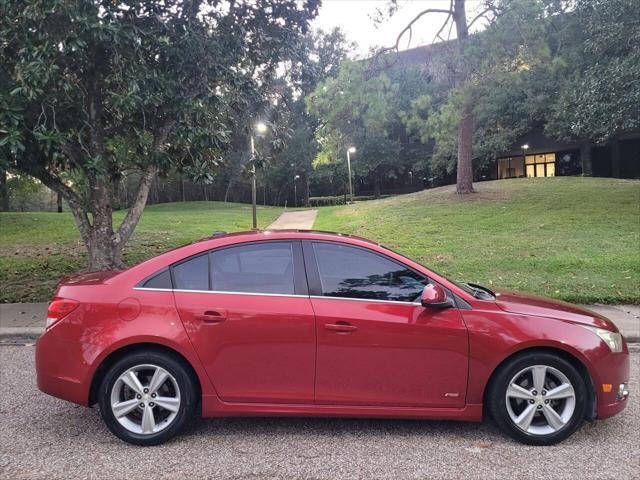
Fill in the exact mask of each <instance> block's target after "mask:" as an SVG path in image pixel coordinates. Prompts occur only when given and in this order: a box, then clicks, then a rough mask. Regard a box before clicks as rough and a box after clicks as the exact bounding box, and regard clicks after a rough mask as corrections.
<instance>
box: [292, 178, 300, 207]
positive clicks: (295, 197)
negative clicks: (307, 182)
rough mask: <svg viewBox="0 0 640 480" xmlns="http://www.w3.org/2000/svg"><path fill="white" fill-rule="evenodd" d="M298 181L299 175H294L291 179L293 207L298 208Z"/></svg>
mask: <svg viewBox="0 0 640 480" xmlns="http://www.w3.org/2000/svg"><path fill="white" fill-rule="evenodd" d="M299 179H300V175H296V176H295V177H293V206H294V207H297V206H298V180H299Z"/></svg>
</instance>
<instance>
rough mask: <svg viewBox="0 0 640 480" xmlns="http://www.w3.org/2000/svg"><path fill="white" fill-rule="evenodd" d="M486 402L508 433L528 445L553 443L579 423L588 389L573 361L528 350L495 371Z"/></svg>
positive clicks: (581, 420) (583, 414) (494, 416)
mask: <svg viewBox="0 0 640 480" xmlns="http://www.w3.org/2000/svg"><path fill="white" fill-rule="evenodd" d="M487 402H488V409H489V411H490V413H491V416H492V417H493V419H494V420H495V421H496V423H497V424H498V425H499V426H500V427H501V428H502V429H503V430H504V431H505V432H506V433H508V434H509V435H510V436H511V437H513V438H515V439H516V440H518V441H520V442H523V443H527V444H530V445H551V444H554V443H558V442H560V441H562V440H564V439H565V438H567V437H568V436H570V435H571V434H572V433H573V432H575V431H576V430H577V429H578V428H579V427H580V425H582V422H583V420H584V416H585V412H586V408H587V388H586V386H585V382H584V380H583V378H582V376H581V375H580V373H579V372H578V371H577V370H576V368H575V367H574V366H573V365H572V364H571V363H569V362H567V361H566V360H564V359H563V358H561V357H559V356H556V355H553V354H549V353H539V352H531V353H525V354H523V355H520V356H518V357H515V358H514V359H512V360H510V361H509V362H507V364H505V365H504V366H503V367H502V368H501V369H500V370H499V371H498V372H497V374H496V377H495V378H494V380H493V382H492V384H491V386H490V390H489V395H488V398H487Z"/></svg>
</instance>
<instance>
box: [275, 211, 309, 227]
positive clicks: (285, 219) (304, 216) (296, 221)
mask: <svg viewBox="0 0 640 480" xmlns="http://www.w3.org/2000/svg"><path fill="white" fill-rule="evenodd" d="M317 216H318V211H317V210H301V211H298V212H284V213H283V214H282V215H280V216H279V217H278V219H277V220H276V221H275V222H273V223H272V224H271V225H269V226H268V227H267V230H311V229H312V228H313V224H314V222H315V221H316V217H317Z"/></svg>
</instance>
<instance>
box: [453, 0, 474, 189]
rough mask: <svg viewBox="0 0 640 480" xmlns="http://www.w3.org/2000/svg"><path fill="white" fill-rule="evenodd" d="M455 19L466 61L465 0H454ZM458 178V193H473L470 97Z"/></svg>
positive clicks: (463, 120) (460, 137)
mask: <svg viewBox="0 0 640 480" xmlns="http://www.w3.org/2000/svg"><path fill="white" fill-rule="evenodd" d="M453 20H454V22H455V24H456V36H457V37H458V46H459V49H460V50H459V53H460V60H462V61H464V48H465V45H466V40H467V38H468V37H469V27H468V25H467V13H466V11H465V0H454V5H453ZM460 67H461V69H462V72H461V74H462V77H463V78H464V79H467V78H468V73H466V72H464V65H461V66H460ZM457 170H458V171H457V179H456V192H457V193H473V191H474V190H473V104H472V101H471V99H470V98H468V99H466V100H465V102H464V105H463V106H462V112H461V116H460V123H459V124H458V169H457Z"/></svg>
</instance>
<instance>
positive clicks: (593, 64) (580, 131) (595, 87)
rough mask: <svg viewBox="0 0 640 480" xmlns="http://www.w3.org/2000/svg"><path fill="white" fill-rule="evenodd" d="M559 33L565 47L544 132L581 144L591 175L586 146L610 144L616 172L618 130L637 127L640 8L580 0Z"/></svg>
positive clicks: (613, 0)
mask: <svg viewBox="0 0 640 480" xmlns="http://www.w3.org/2000/svg"><path fill="white" fill-rule="evenodd" d="M567 17H568V18H566V19H564V21H565V23H566V25H565V26H564V28H563V29H562V30H560V31H559V32H558V34H557V41H558V43H562V44H563V45H565V47H564V49H563V50H562V51H561V52H559V62H558V63H559V64H560V68H559V69H558V72H557V73H558V74H557V76H556V77H554V79H555V82H556V90H557V91H558V92H559V95H558V96H557V97H556V98H555V101H554V102H553V103H552V106H551V108H550V115H549V116H548V119H547V122H546V124H545V130H546V132H547V133H548V134H549V135H550V136H553V137H556V138H558V139H560V140H565V141H578V142H580V143H581V146H582V148H581V157H582V160H583V171H584V172H585V173H587V174H590V173H591V161H590V150H591V148H590V144H591V143H604V142H607V141H611V142H612V153H613V155H612V157H613V168H614V171H613V174H614V176H617V175H619V158H618V157H619V149H618V141H617V136H618V135H619V134H620V133H623V132H628V131H633V130H637V129H639V128H640V115H639V114H638V105H640V81H639V80H638V79H640V8H639V7H638V3H637V2H636V1H634V0H606V1H605V0H580V1H578V2H577V5H576V9H575V11H574V12H572V14H571V15H569V16H567Z"/></svg>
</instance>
